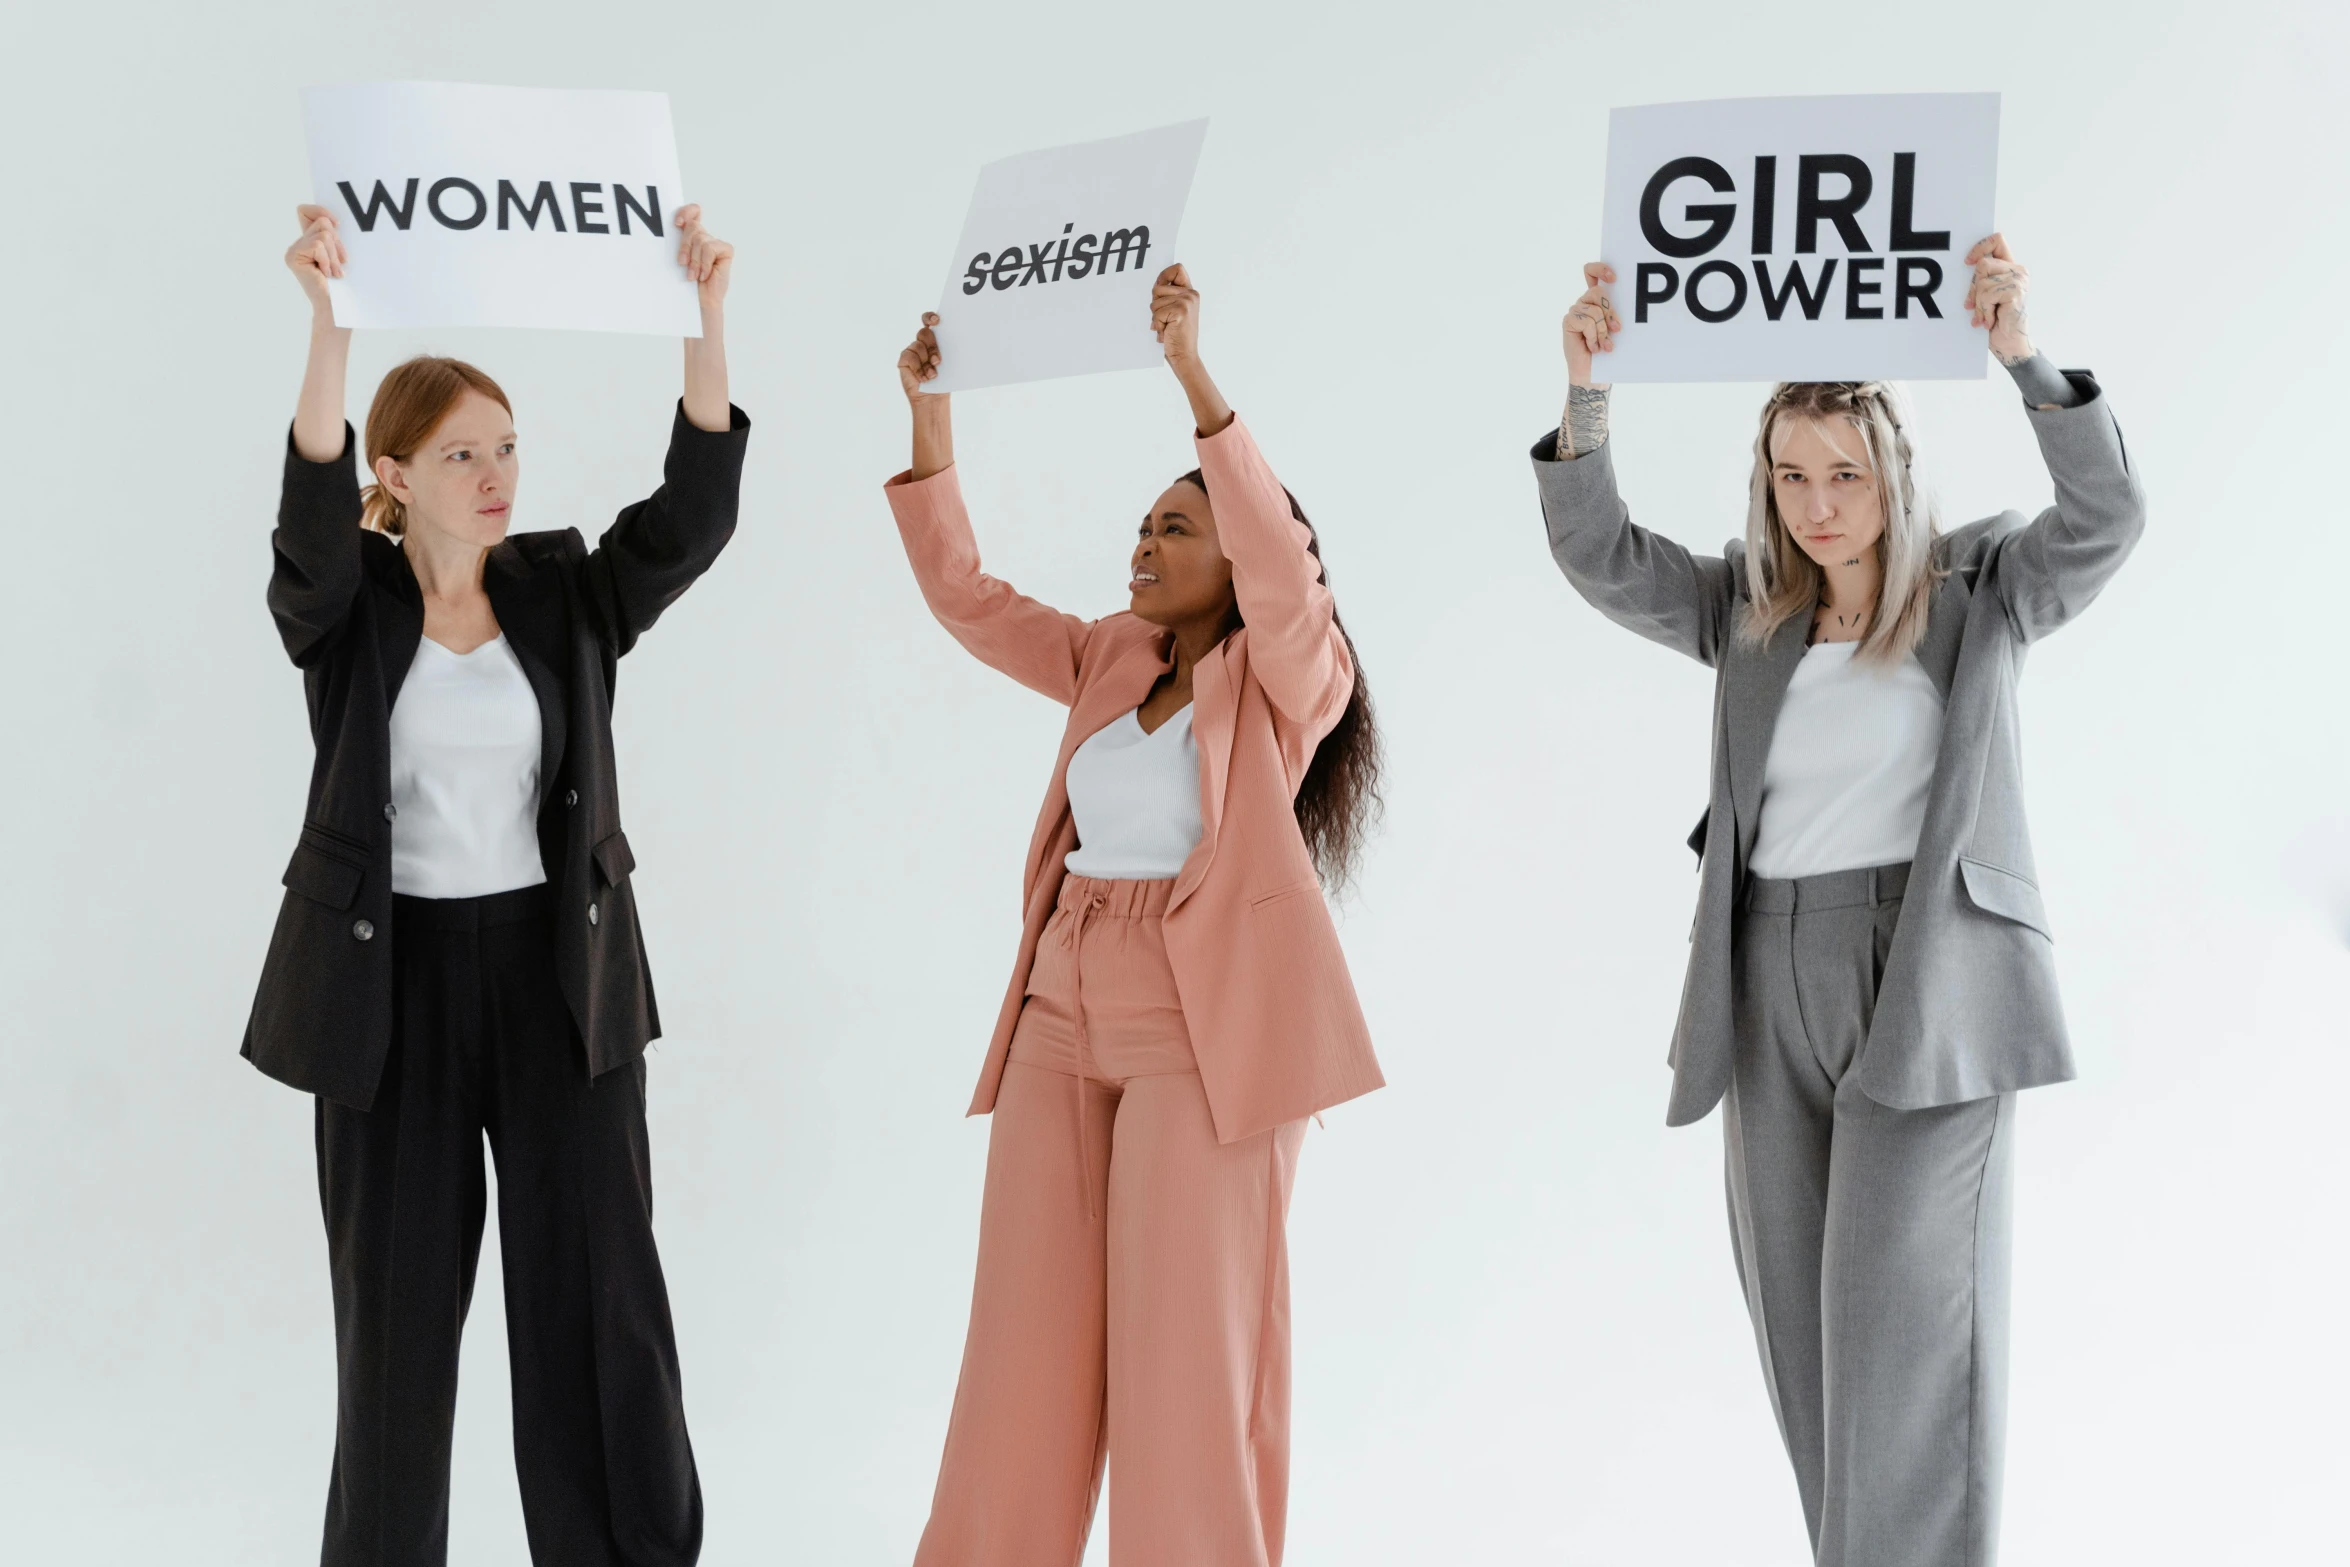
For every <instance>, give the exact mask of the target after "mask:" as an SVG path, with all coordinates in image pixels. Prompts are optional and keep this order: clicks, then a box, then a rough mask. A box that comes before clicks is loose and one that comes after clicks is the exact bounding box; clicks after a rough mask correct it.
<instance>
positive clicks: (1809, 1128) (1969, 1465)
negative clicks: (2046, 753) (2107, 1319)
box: [1723, 865, 2015, 1567]
mask: <svg viewBox="0 0 2350 1567" xmlns="http://www.w3.org/2000/svg"><path fill="white" fill-rule="evenodd" d="M1908 872H1909V867H1908V866H1906V865H1894V866H1880V867H1878V868H1876V869H1874V870H1860V871H1839V872H1836V873H1833V874H1831V875H1826V876H1809V877H1805V878H1803V879H1801V880H1797V881H1769V880H1762V879H1756V880H1754V881H1752V882H1751V883H1750V884H1749V885H1748V888H1747V891H1746V895H1745V898H1744V900H1743V901H1744V905H1745V906H1744V908H1743V909H1742V911H1741V912H1740V915H1739V923H1738V946H1737V979H1736V1006H1737V1053H1736V1061H1735V1068H1734V1072H1733V1076H1732V1083H1731V1088H1730V1092H1729V1095H1728V1097H1727V1099H1726V1100H1725V1101H1724V1109H1723V1126H1724V1131H1725V1135H1726V1137H1727V1139H1728V1145H1729V1148H1728V1168H1729V1196H1730V1236H1731V1244H1732V1246H1733V1248H1734V1250H1735V1252H1736V1255H1737V1260H1738V1279H1739V1283H1740V1284H1741V1285H1742V1286H1743V1287H1744V1289H1745V1291H1746V1309H1747V1311H1748V1313H1749V1314H1750V1315H1751V1316H1752V1317H1753V1319H1754V1337H1755V1344H1756V1347H1757V1348H1758V1349H1759V1350H1760V1352H1761V1355H1762V1367H1763V1381H1764V1383H1765V1385H1766V1386H1767V1387H1768V1388H1769V1389H1770V1395H1771V1407H1772V1409H1773V1410H1774V1411H1775V1412H1776V1413H1777V1415H1778V1418H1779V1431H1780V1434H1781V1435H1782V1436H1783V1437H1784V1438H1785V1439H1786V1443H1787V1454H1788V1457H1789V1458H1791V1459H1793V1460H1794V1464H1795V1483H1796V1487H1797V1489H1798V1490H1800V1491H1801V1492H1802V1495H1803V1515H1804V1521H1805V1522H1806V1523H1807V1524H1808V1525H1809V1526H1810V1528H1811V1538H1812V1549H1813V1554H1814V1556H1815V1558H1816V1559H1817V1561H1818V1563H1819V1564H1820V1567H1990V1564H1991V1563H1992V1562H1993V1561H1994V1560H1995V1559H1996V1557H1997V1555H1998V1536H1999V1488H2000V1464H2001V1459H2002V1450H2003V1446H2004V1436H2005V1430H2006V1414H2007V1316H2008V1253H2009V1240H2010V1235H2011V1230H2012V1226H2011V1223H2010V1194H2011V1189H2012V1186H2013V1171H2014V1144H2015V1096H2014V1095H2013V1094H2002V1095H1999V1096H1997V1097H1996V1098H1990V1099H1977V1100H1972V1101H1970V1102H1968V1103H1965V1104H1955V1105H1943V1106H1939V1107H1937V1108H1933V1109H1927V1110H1890V1109H1887V1108H1886V1107H1885V1106H1883V1105H1880V1104H1878V1103H1876V1102H1875V1101H1874V1100H1872V1099H1870V1098H1869V1097H1868V1096H1867V1095H1865V1094H1863V1093H1862V1092H1861V1091H1860V1074H1859V1073H1858V1072H1857V1071H1855V1070H1854V1068H1855V1067H1856V1066H1857V1064H1858V1058H1859V1055H1860V1052H1861V1050H1862V1049H1863V1047H1864V1045H1865V1043H1866V1041H1867V1038H1868V1031H1869V1017H1870V1014H1871V1012H1872V1011H1874V1009H1875V1005H1876V998H1877V982H1878V979H1879V977H1880V976H1881V975H1882V974H1883V972H1884V966H1885V954H1886V951H1887V949H1888V948H1889V947H1890V946H1891V945H1892V941H1893V930H1894V925H1895V923H1896V922H1897V921H1898V920H1899V919H1900V918H1901V891H1902V888H1903V887H1904V886H1905V885H1906V883H1907V881H1908Z"/></svg>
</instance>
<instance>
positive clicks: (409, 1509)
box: [318, 887, 702, 1567]
mask: <svg viewBox="0 0 2350 1567" xmlns="http://www.w3.org/2000/svg"><path fill="white" fill-rule="evenodd" d="M393 920H394V927H393V930H392V936H393V939H394V942H395V947H394V956H393V975H394V978H393V986H394V990H393V1009H394V1010H393V1028H392V1047H391V1054H390V1055H389V1056H388V1057H387V1058H386V1060H385V1062H384V1074H383V1080H382V1083H381V1086H380V1087H379V1088H378V1089H377V1091H376V1098H375V1108H374V1109H372V1110H367V1111H359V1110H353V1109H351V1108H349V1107H348V1106H345V1105H339V1104H335V1103H333V1102H331V1101H329V1100H325V1099H321V1100H319V1101H318V1190H319V1199H320V1202H321V1204H322V1205H323V1206H324V1208H325V1211H326V1237H327V1256H328V1258H329V1260H330V1262H331V1263H332V1265H333V1270H334V1297H335V1352H336V1358H337V1361H338V1365H339V1369H340V1376H339V1381H340V1395H341V1396H340V1404H339V1407H338V1411H337V1418H336V1424H335V1462H334V1479H333V1484H332V1486H331V1487H330V1489H329V1490H328V1493H327V1505H326V1543H325V1548H324V1550H323V1551H322V1552H321V1555H320V1560H321V1561H322V1562H323V1563H324V1564H325V1567H441V1564H442V1563H444V1562H445V1561H446V1560H447V1558H448V1548H449V1445H450V1430H451V1426H452V1423H453V1421H454V1419H455V1415H456V1409H457V1343H458V1336H459V1334H460V1333H461V1332H462V1331H463V1329H464V1324H465V1310H466V1306H467V1304H468V1302H469V1301H470V1300H471V1298H472V1295H473V1275H474V1265H475V1262H476V1261H477V1260H478V1258H479V1257H480V1255H481V1226H482V1215H483V1211H484V1205H485V1202H486V1191H485V1183H484V1180H483V1174H482V1158H481V1143H482V1137H483V1134H484V1133H487V1134H488V1137H489V1144H490V1152H491V1154H492V1155H493V1156H494V1157H495V1158H496V1159H497V1161H498V1236H499V1241H500V1246H501V1249H502V1251H503V1253H504V1258H503V1260H504V1264H505V1281H506V1345H507V1353H508V1357H509V1359H510V1361H511V1363H512V1367H513V1383H514V1468H515V1473H516V1476H517V1478H518V1479H519V1480H520V1482H521V1486H522V1511H523V1519H524V1522H525V1525H526V1527H527V1529H528V1532H529V1537H530V1554H531V1559H532V1560H533V1561H534V1562H537V1563H539V1564H540V1567H557V1564H560V1567H580V1564H587V1567H603V1564H612V1567H621V1564H627V1567H689V1564H691V1563H692V1562H693V1561H694V1559H695V1557H696V1556H698V1555H699V1554H700V1552H701V1544H702V1492H701V1483H700V1480H699V1478H698V1477H697V1476H696V1474H695V1471H694V1456H693V1447H692V1444H691V1443H690V1442H689V1441H688V1440H687V1438H686V1429H685V1406H684V1402H683V1398H682V1394H681V1390H680V1384H679V1378H678V1368H677V1344H676V1336H675V1334H674V1332H673V1331H672V1329H671V1327H670V1321H669V1296H668V1291H667V1289H666V1288H665V1287H664V1285H663V1284H662V1280H661V1260H660V1257H659V1255H658V1254H657V1253H656V1252H655V1250H654V1248H653V1182H652V1164H651V1158H650V1153H649V1150H648V1148H647V1146H646V1139H645V1066H644V1062H643V1061H642V1060H638V1061H635V1062H632V1063H630V1064H629V1065H628V1066H625V1067H620V1068H616V1069H615V1070H613V1071H610V1072H607V1073H605V1074H604V1075H603V1076H602V1077H599V1078H594V1079H590V1078H589V1076H588V1075H587V1058H586V1052H585V1051H584V1050H582V1049H581V1047H580V1043H579V1038H578V1035H577V1034H576V1032H575V1031H574V1030H573V1028H572V1023H571V1013H570V1010H569V1008H568V1007H567V1006H566V1005H565V1004H564V1001H563V996H562V992H561V990H560V988H559V987H558V985H557V983H556V979H555V960H554V946H553V941H552V927H551V923H550V920H549V916H548V908H547V890H546V889H545V888H544V887H530V888H525V889H523V890H521V891H518V892H503V893H497V894H494V895H492V896H490V897H486V898H460V899H428V898H407V897H402V898H397V899H395V900H394V911H393Z"/></svg>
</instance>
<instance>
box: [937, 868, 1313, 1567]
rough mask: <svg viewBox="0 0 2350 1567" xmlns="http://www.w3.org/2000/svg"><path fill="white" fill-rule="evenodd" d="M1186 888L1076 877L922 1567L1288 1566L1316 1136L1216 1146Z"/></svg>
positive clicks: (974, 1312) (986, 1228) (1017, 1103)
mask: <svg viewBox="0 0 2350 1567" xmlns="http://www.w3.org/2000/svg"><path fill="white" fill-rule="evenodd" d="M1172 886H1173V883H1171V882H1165V881H1095V880H1092V879H1090V878H1087V877H1081V876H1071V877H1070V878H1068V880H1067V881H1066V882H1065V883H1063V885H1062V888H1061V896H1060V903H1059V906H1058V907H1057V908H1056V909H1055V910H1054V912H1053V917H1052V921H1051V923H1050V924H1048V925H1047V926H1046V927H1045V931H1044V937H1043V940H1042V941H1041V942H1040V943H1039V945H1038V947H1037V954H1036V964H1035V969H1034V972H1033V975H1032V976H1031V978H1030V980H1029V984H1028V999H1027V1003H1026V1005H1025V1007H1024V1009H1023V1010H1022V1012H1021V1014H1020V1024H1019V1028H1018V1031H1017V1032H1016V1033H1015V1034H1014V1035H1013V1036H1012V1048H1011V1057H1010V1060H1009V1063H1008V1064H1007V1065H1006V1066H1005V1068H1004V1079H1003V1085H1002V1087H1001V1089H1000V1090H999V1092H998V1094H997V1097H996V1106H995V1124H994V1128H993V1130H992V1131H991V1133H990V1136H989V1141H988V1152H987V1190H986V1195H985V1198H984V1200H983V1202H982V1206H981V1211H980V1220H979V1274H978V1278H977V1280H976V1282H975V1283H974V1285H973V1288H972V1292H971V1330H970V1335H969V1337H968V1338H966V1339H965V1341H964V1345H963V1372H962V1378H961V1380H960V1382H959V1383H958V1384H957V1385H956V1388H955V1409H954V1415H953V1417H952V1418H951V1420H950V1421H949V1423H948V1426H947V1442H946V1455H945V1457H944V1458H943V1459H942V1460H941V1462H940V1464H939V1474H938V1491H937V1494H936V1496H935V1497H934V1498H933V1499H932V1501H931V1508H930V1523H929V1526H928V1527H927V1528H925V1529H924V1530H923V1532H922V1544H921V1547H920V1549H919V1550H918V1551H917V1552H916V1553H915V1557H914V1561H915V1567H1077V1564H1078V1562H1079V1561H1080V1559H1081V1558H1082V1556H1083V1555H1084V1551H1085V1537H1086V1531H1087V1530H1088V1528H1089V1527H1090V1526H1091V1524H1092V1520H1093V1512H1094V1503H1095V1500H1096V1498H1097V1497H1098V1496H1099V1494H1100V1490H1101V1481H1102V1469H1103V1464H1104V1462H1105V1461H1107V1464H1108V1466H1109V1475H1110V1561H1111V1563H1112V1567H1278V1563H1279V1562H1280V1560H1281V1544H1282V1528H1283V1524H1284V1521H1285V1518H1286V1516H1287V1511H1288V1501H1289V1253H1288V1244H1287V1240H1286V1238H1285V1234H1284V1223H1285V1220H1286V1217H1287V1213H1288V1208H1289V1192H1290V1185H1291V1182H1292V1180H1293V1179H1294V1177H1295V1174H1296V1170H1297V1154H1298V1147H1299V1145H1300V1143H1302V1142H1303V1141H1304V1137H1305V1123H1304V1122H1303V1121H1296V1122H1292V1123H1290V1124H1289V1125H1287V1126H1282V1127H1277V1128H1275V1129H1273V1130H1271V1131H1268V1132H1260V1133H1258V1134H1257V1135H1256V1136H1254V1137H1249V1138H1244V1139H1242V1140H1241V1141H1239V1142H1236V1143H1219V1142H1217V1141H1216V1131H1215V1126H1214V1124H1213V1123H1212V1122H1211V1121H1210V1119H1209V1116H1208V1101H1207V1096H1206V1095H1205V1093H1203V1092H1202V1091H1201V1088H1200V1080H1199V1071H1198V1068H1197V1066H1196V1064H1195V1063H1194V1061H1193V1059H1192V1054H1191V1041H1190V1036H1189V1034H1188V1032H1187V1031H1186V1029H1185V1027H1184V1021H1183V1006H1182V1002H1181V1000H1180V998H1179V997H1178V996H1177V995H1176V992H1175V976H1174V973H1173V971H1172V970H1171V969H1169V967H1168V966H1167V950H1166V944H1165V940H1164V937H1163V935H1162V932H1161V927H1160V916H1161V915H1162V914H1163V913H1164V912H1165V911H1166V907H1167V894H1168V892H1169V890H1170V889H1171V887H1172Z"/></svg>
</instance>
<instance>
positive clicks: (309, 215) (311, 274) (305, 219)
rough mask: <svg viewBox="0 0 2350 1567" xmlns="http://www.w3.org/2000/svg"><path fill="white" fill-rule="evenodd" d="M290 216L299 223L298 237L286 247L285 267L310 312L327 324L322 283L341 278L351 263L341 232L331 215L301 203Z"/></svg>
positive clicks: (330, 310) (329, 310)
mask: <svg viewBox="0 0 2350 1567" xmlns="http://www.w3.org/2000/svg"><path fill="white" fill-rule="evenodd" d="M294 216H295V217H297V218H299V219H301V221H302V237H301V238H300V239H297V240H295V241H294V242H293V244H291V245H289V246H287V247H286V266H287V267H288V268H289V269H291V270H292V272H293V274H294V277H295V278H296V280H298V281H299V282H300V283H301V285H302V292H303V293H305V294H307V295H309V296H310V307H311V309H313V310H315V311H318V312H321V313H323V314H324V315H326V316H327V318H328V319H330V320H331V319H333V314H334V305H333V302H332V301H331V300H330V299H329V298H328V296H327V291H326V280H327V279H328V278H330V277H341V276H342V275H343V267H344V265H345V264H346V263H347V262H348V261H349V260H350V259H351V257H350V253H349V252H348V251H346V250H344V249H343V235H342V230H341V228H340V227H339V226H338V225H337V224H336V222H335V215H334V214H333V213H331V212H329V211H327V210H326V208H324V207H313V206H310V205H308V204H307V203H305V204H304V205H302V206H299V207H296V208H295V209H294Z"/></svg>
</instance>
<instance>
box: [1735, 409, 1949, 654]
mask: <svg viewBox="0 0 2350 1567" xmlns="http://www.w3.org/2000/svg"><path fill="white" fill-rule="evenodd" d="M1907 411H1908V410H1907V408H1906V407H1905V406H1904V402H1903V399H1902V396H1901V393H1900V392H1899V390H1898V389H1896V388H1895V387H1894V386H1893V384H1892V383H1891V382H1888V381H1782V382H1780V383H1779V384H1778V385H1777V386H1775V387H1773V388H1772V389H1771V396H1770V400H1769V401H1768V402H1766V403H1764V404H1763V411H1762V428H1761V429H1760V430H1758V431H1757V432H1756V433H1755V437H1754V478H1753V480H1752V482H1751V483H1750V485H1749V486H1748V492H1747V505H1746V591H1747V605H1746V612H1745V614H1744V616H1743V617H1742V619H1741V623H1740V626H1739V629H1740V631H1741V633H1742V634H1743V635H1744V636H1745V637H1746V638H1747V639H1748V640H1749V641H1751V642H1755V643H1762V642H1767V641H1769V640H1770V636H1771V633H1772V632H1774V631H1776V630H1777V629H1778V628H1779V627H1780V626H1781V625H1782V624H1784V623H1785V622H1786V621H1787V620H1789V619H1790V618H1792V617H1793V616H1795V615H1797V614H1800V613H1801V612H1802V611H1804V610H1806V609H1809V608H1810V607H1811V606H1812V603H1813V601H1814V600H1815V599H1816V598H1817V597H1818V595H1819V593H1820V590H1821V587H1822V585H1823V580H1824V575H1825V574H1824V573H1823V572H1821V570H1820V568H1819V566H1818V564H1817V563H1815V562H1814V561H1813V560H1812V558H1811V557H1810V556H1809V555H1806V554H1805V553H1804V552H1803V549H1802V546H1800V545H1798V544H1797V543H1796V542H1795V536H1794V535H1793V534H1792V533H1790V532H1788V530H1787V523H1786V520H1785V519H1784V518H1782V517H1781V516H1780V515H1779V501H1778V495H1777V492H1776V490H1775V489H1774V487H1773V486H1772V484H1771V437H1772V435H1773V434H1775V433H1776V432H1777V430H1778V428H1779V426H1780V424H1781V423H1782V422H1784V421H1787V420H1791V419H1810V420H1815V421H1817V422H1818V423H1820V424H1824V425H1827V426H1829V427H1830V429H1831V431H1832V430H1833V428H1834V426H1835V424H1836V423H1837V421H1839V420H1841V421H1843V422H1844V423H1845V424H1847V425H1849V426H1850V427H1851V428H1852V429H1853V430H1855V431H1857V432H1858V433H1859V435H1860V438H1861V444H1862V446H1863V447H1864V448H1865V449H1866V451H1867V454H1868V464H1869V467H1870V468H1871V469H1872V470H1874V471H1875V473H1876V476H1877V496H1878V500H1879V502H1880V504H1882V506H1883V507H1884V511H1885V532H1884V536H1883V537H1882V538H1880V539H1878V541H1877V559H1878V561H1879V563H1880V564H1881V565H1882V566H1883V567H1884V581H1883V585H1882V586H1881V587H1880V588H1879V589H1878V590H1877V608H1876V613H1875V614H1874V615H1873V616H1871V617H1870V622H1869V634H1868V635H1867V636H1866V637H1864V638H1862V639H1861V644H1860V650H1859V652H1858V653H1857V654H1856V655H1855V656H1856V657H1858V658H1863V659H1869V660H1873V661H1875V662H1878V663H1886V664H1890V663H1896V662H1898V661H1900V660H1901V659H1904V658H1906V657H1908V656H1909V654H1910V653H1911V651H1912V650H1913V649H1915V648H1916V647H1917V645H1918V642H1919V639H1920V638H1922V637H1924V636H1925V634H1926V610H1927V607H1928V606H1929V605H1930V604H1931V603H1932V602H1933V597H1934V585H1935V584H1936V583H1937V582H1939V581H1940V580H1941V578H1942V575H1943V573H1942V570H1941V568H1939V567H1938V566H1936V565H1935V564H1934V541H1935V539H1936V538H1937V537H1939V536H1940V534H1941V531H1942V528H1941V520H1940V518H1939V517H1938V516H1937V515H1936V513H1935V508H1934V503H1933V500H1932V498H1931V497H1926V496H1921V495H1920V494H1919V490H1918V483H1917V478H1916V475H1915V474H1914V473H1913V472H1912V471H1911V459H1912V457H1913V455H1914V453H1913V450H1912V448H1911V446H1910V440H1909V427H1908V422H1907V420H1906V419H1905V418H1904V417H1903V416H1904V415H1905V414H1906V413H1907Z"/></svg>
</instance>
